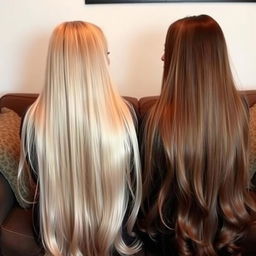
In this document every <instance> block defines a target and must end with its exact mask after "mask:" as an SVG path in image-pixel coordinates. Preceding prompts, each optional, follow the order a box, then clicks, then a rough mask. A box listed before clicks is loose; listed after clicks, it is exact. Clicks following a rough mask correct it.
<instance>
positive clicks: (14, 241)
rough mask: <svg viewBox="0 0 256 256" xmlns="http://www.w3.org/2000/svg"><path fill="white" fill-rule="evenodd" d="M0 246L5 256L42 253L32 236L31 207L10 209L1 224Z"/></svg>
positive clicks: (27, 255) (30, 255)
mask: <svg viewBox="0 0 256 256" xmlns="http://www.w3.org/2000/svg"><path fill="white" fill-rule="evenodd" d="M0 248H1V253H2V254H3V255H6V256H25V255H26V256H36V255H43V254H42V249H41V248H40V246H39V245H38V244H37V243H36V241H35V238H34V232H33V224H32V209H22V208H19V207H14V208H13V209H12V211H11V212H10V214H9V216H8V217H7V219H6V220H5V221H4V223H3V224H2V226H1V235H0Z"/></svg>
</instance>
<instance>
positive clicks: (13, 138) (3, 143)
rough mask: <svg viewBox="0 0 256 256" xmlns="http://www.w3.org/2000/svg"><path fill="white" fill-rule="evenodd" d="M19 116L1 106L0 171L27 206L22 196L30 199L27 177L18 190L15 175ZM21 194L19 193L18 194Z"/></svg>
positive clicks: (17, 162)
mask: <svg viewBox="0 0 256 256" xmlns="http://www.w3.org/2000/svg"><path fill="white" fill-rule="evenodd" d="M20 122H21V119H20V117H19V116H18V115H17V114H16V113H15V112H14V111H12V110H10V109H7V108H2V111H1V113H0V172H1V173H2V174H3V175H4V177H5V178H6V180H7V181H8V182H9V184H10V186H11V188H12V190H13V192H14V194H15V197H16V199H17V201H18V203H19V204H20V206H21V207H27V206H28V204H26V203H25V202H24V201H23V200H22V197H23V198H25V199H26V200H30V199H31V189H29V187H30V186H29V185H28V184H29V183H28V179H26V180H27V182H25V185H24V186H20V193H19V192H18V184H17V175H18V165H19V158H20ZM20 194H21V195H20Z"/></svg>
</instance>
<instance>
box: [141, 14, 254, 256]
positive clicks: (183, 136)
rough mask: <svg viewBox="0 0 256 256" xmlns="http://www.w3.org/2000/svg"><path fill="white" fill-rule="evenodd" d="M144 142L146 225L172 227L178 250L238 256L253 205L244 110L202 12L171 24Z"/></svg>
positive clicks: (217, 33) (214, 28)
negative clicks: (159, 84)
mask: <svg viewBox="0 0 256 256" xmlns="http://www.w3.org/2000/svg"><path fill="white" fill-rule="evenodd" d="M144 147H145V158H144V165H145V170H144V173H145V175H144V185H143V192H144V193H143V194H144V200H143V201H144V208H145V209H147V211H146V212H145V220H144V221H145V223H146V224H145V225H146V229H147V230H148V231H149V232H151V233H152V232H158V231H159V230H160V232H165V231H166V229H173V230H175V235H176V243H177V247H178V251H179V255H183V256H185V255H186V256H191V255H198V256H215V255H219V253H224V254H225V253H227V254H228V255H237V254H239V252H240V249H239V247H238V240H239V239H241V238H243V237H244V236H245V232H246V228H247V227H248V225H250V223H251V222H252V221H253V220H255V210H256V206H255V202H254V201H253V199H252V197H251V194H250V193H249V191H248V188H249V176H248V108H247V107H246V104H245V102H243V100H242V99H241V97H240V95H239V94H238V92H237V90H236V88H235V85H234V81H233V77H232V73H231V69H230V65H229V60H228V53H227V48H226V43H225V38H224V35H223V32H222V30H221V28H220V26H219V25H218V23H217V22H216V21H215V20H214V19H212V18H211V17H209V16H207V15H200V16H193V17H187V18H184V19H181V20H178V21H176V22H175V23H173V24H172V25H171V26H170V27H169V30H168V33H167V36H166V42H165V55H164V73H163V84H162V92H161V95H160V97H159V100H158V101H157V103H156V105H155V106H154V107H153V109H152V111H151V112H150V114H149V117H148V119H147V121H146V125H145V136H144ZM148 209H150V211H149V210H148ZM170 242H171V241H170ZM225 255H226V254H225Z"/></svg>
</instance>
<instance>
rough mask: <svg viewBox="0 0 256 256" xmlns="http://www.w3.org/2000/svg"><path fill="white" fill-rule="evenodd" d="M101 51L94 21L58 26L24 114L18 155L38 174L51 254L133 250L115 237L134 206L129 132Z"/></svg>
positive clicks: (133, 144) (136, 176) (134, 152)
mask: <svg viewBox="0 0 256 256" xmlns="http://www.w3.org/2000/svg"><path fill="white" fill-rule="evenodd" d="M107 50H108V49H107V44H106V40H105V37H104V35H103V33H102V31H101V30H100V29H99V28H98V27H97V26H95V25H93V24H90V23H85V22H80V21H75V22H65V23H63V24H61V25H59V26H58V27H57V28H56V29H55V30H54V32H53V34H52V37H51V41H50V45H49V52H48V62H47V68H46V81H45V87H44V89H43V91H42V93H41V94H40V96H39V98H38V100H37V101H36V102H35V104H33V105H32V106H31V108H30V109H29V111H28V112H27V114H26V117H25V119H24V125H23V131H22V138H23V141H24V142H25V152H24V153H25V154H27V155H28V158H29V159H30V164H31V165H32V167H33V166H34V168H35V169H36V172H38V179H39V191H40V195H39V203H40V228H41V235H42V239H43V244H44V247H45V249H46V252H47V253H50V254H51V255H63V256H64V255H88V256H96V255H102V256H105V255H109V254H111V252H112V251H113V250H117V251H118V252H120V253H123V254H127V255H129V254H132V253H134V252H135V251H136V250H137V249H138V243H136V242H135V243H134V244H133V245H132V246H127V245H126V244H125V242H124V240H123V237H122V227H123V226H125V227H126V228H125V229H128V232H131V230H132V227H133V225H134V222H135V218H136V215H137V212H138V208H139V205H140V196H141V184H140V183H141V180H140V163H139V153H138V145H137V140H136V131H135V128H134V123H133V117H132V114H131V111H130V109H129V107H128V106H127V104H126V103H125V102H124V101H123V100H122V98H121V97H120V96H119V94H118V93H117V90H116V89H115V87H114V86H113V85H112V83H111V80H110V77H109V73H108V59H107ZM35 152H36V156H35ZM33 156H34V157H35V159H33ZM35 163H36V164H35ZM131 168H133V173H132V174H131ZM128 201H129V202H128ZM128 203H129V209H127V208H128ZM125 216H126V217H127V219H128V220H127V223H125V220H124V217H125Z"/></svg>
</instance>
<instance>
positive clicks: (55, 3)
mask: <svg viewBox="0 0 256 256" xmlns="http://www.w3.org/2000/svg"><path fill="white" fill-rule="evenodd" d="M202 13H204V14H209V15H211V16H212V17H214V18H215V19H216V20H217V21H218V22H219V23H220V25H221V27H222V28H223V31H224V34H225V35H226V39H227V43H228V47H229V50H230V55H231V59H232V63H233V66H234V68H235V70H236V74H237V77H238V84H239V88H240V89H256V3H161V4H111V5H85V4H84V0H22V1H21V0H1V4H0V33H1V37H0V46H1V47H0V95H3V94H4V93H7V92H40V89H41V88H42V84H43V80H44V69H45V59H46V52H47V45H48V39H49V36H50V34H51V32H52V30H53V28H54V27H55V26H56V25H57V24H59V23H61V22H63V21H66V20H78V19H80V20H85V21H90V22H93V23H95V24H97V25H99V26H100V27H101V28H102V29H103V31H104V32H105V34H106V37H107V38H108V42H109V50H110V52H111V54H110V59H111V73H112V77H113V80H114V81H115V83H116V84H117V86H118V88H119V90H120V93H121V94H122V95H130V96H136V97H141V96H146V95H153V94H157V93H159V90H160V85H161V75H162V62H161V60H160V56H161V55H162V52H163V47H164V38H165V33H166V30H167V28H168V26H169V24H170V23H172V22H173V21H174V20H176V19H179V18H182V17H184V16H187V15H194V14H202Z"/></svg>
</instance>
